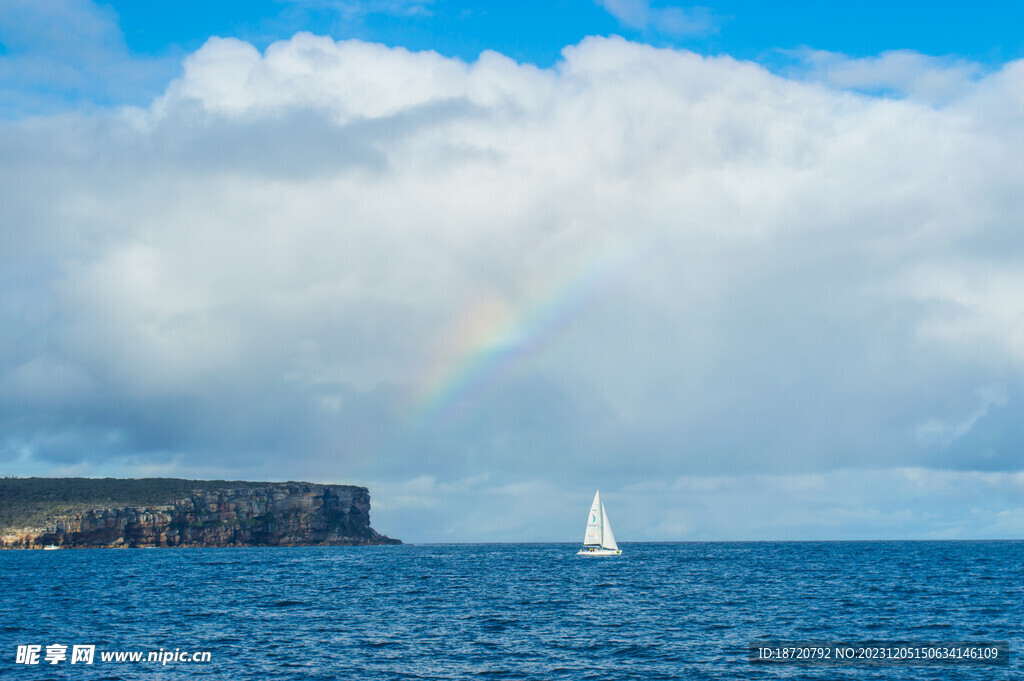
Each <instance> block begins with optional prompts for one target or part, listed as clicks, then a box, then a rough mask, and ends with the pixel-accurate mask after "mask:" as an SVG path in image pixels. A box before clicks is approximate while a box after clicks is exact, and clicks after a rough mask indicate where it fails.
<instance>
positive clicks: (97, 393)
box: [0, 0, 1024, 541]
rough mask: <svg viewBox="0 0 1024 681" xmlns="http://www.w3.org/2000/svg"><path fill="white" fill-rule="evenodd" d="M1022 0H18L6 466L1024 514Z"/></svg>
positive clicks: (421, 523) (435, 503)
mask: <svg viewBox="0 0 1024 681" xmlns="http://www.w3.org/2000/svg"><path fill="white" fill-rule="evenodd" d="M1022 14H1024V10H1022V9H1021V8H1020V6H1019V5H1015V4H1009V3H983V4H980V5H972V6H971V7H970V9H969V11H968V9H967V8H966V7H965V6H960V5H954V4H953V3H931V4H928V5H923V4H917V3H902V4H898V5H896V6H895V7H894V6H890V5H885V4H882V3H868V2H862V3H848V4H845V5H839V4H837V3H828V4H821V5H820V6H819V5H813V6H807V5H805V4H802V3H801V4H798V3H784V4H777V3H776V4H772V5H771V6H770V7H769V6H767V5H765V4H763V3H740V2H735V3H723V4H719V5H708V6H701V7H693V6H683V5H678V6H677V5H669V4H664V3H661V4H659V3H653V4H649V3H645V2H643V1H642V0H606V1H604V2H554V3H536V4H529V3H515V4H512V3H500V4H498V3H495V4H494V6H490V5H469V4H459V3H452V2H440V1H438V2H422V1H404V0H377V1H375V2H366V3H360V2H329V1H327V0H322V1H316V2H251V3H239V4H237V5H230V4H227V3H202V4H201V3H173V4H172V3H129V2H123V3H122V2H116V3H112V4H102V5H97V4H93V3H90V2H86V1H85V0H49V1H48V2H22V1H12V2H9V3H7V4H6V5H5V11H4V12H3V13H0V46H2V50H0V225H2V228H0V281H2V282H3V287H2V289H0V330H2V331H3V333H2V335H0V473H3V474H8V475H50V476H57V475H87V476H104V475H114V476H143V475H162V476H176V477H203V478H227V479H242V478H249V479H273V480H287V479H308V480H313V481H320V482H355V483H361V484H366V485H368V486H369V487H370V488H371V490H372V493H373V495H374V524H375V526H377V527H378V529H380V530H381V531H383V532H386V533H388V534H390V535H392V536H398V537H401V538H403V539H406V540H409V541H488V540H494V541H525V540H558V541H563V540H564V541H574V540H576V539H578V538H579V537H577V535H578V534H579V532H580V530H581V527H582V519H583V518H582V516H583V514H585V512H586V509H587V508H588V505H589V500H590V499H591V498H592V496H593V490H594V488H597V487H600V488H601V490H602V493H603V497H604V498H605V500H606V504H607V505H608V507H609V510H610V511H611V512H612V513H613V516H614V517H615V519H616V535H617V536H618V537H620V538H621V539H622V540H623V541H629V540H630V539H633V540H682V539H799V538H819V539H820V538H824V539H830V538H831V539H844V538H933V537H934V538H942V537H953V538H973V537H1014V536H1020V534H1021V532H1024V502H1022V499H1024V459H1022V458H1021V457H1022V454H1021V452H1022V451H1024V448H1022V446H1021V445H1022V444H1024V430H1022V426H1021V423H1022V422H1024V421H1022V419H1020V418H1019V415H1020V405H1021V399H1022V396H1024V303H1022V302H1021V301H1024V266H1022V264H1021V263H1022V262H1024V258H1022V255H1024V236H1022V235H1024V230H1022V229H1021V223H1020V217H1019V216H1020V215H1022V214H1024V203H1022V201H1024V197H1022V195H1021V192H1020V191H1019V188H1020V186H1022V184H1024V175H1022V173H1024V168H1022V166H1021V164H1020V162H1019V159H1020V158H1021V157H1024V99H1022V94H1021V93H1022V92H1024V60H1022V58H1024V42H1022V39H1021V37H1020V36H1021V32H1020V30H1019V29H1020V27H1021V25H1022V22H1021V18H1022ZM495 509H498V511H496V510H495Z"/></svg>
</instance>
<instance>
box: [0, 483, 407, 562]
mask: <svg viewBox="0 0 1024 681" xmlns="http://www.w3.org/2000/svg"><path fill="white" fill-rule="evenodd" d="M198 482H199V481H197V483H198ZM203 482H205V481H203ZM232 485H233V486H231V487H226V488H223V489H196V490H195V491H193V492H191V493H190V494H188V495H186V496H185V497H184V498H181V499H176V500H173V501H170V502H169V503H163V504H159V505H133V506H112V507H104V508H89V509H87V510H77V511H75V512H71V513H66V514H61V515H57V516H53V517H49V518H47V519H46V521H45V523H44V524H40V525H39V526H36V527H22V528H12V527H7V528H3V529H2V530H0V548H42V547H44V546H47V545H57V546H60V547H61V548H73V547H132V546H308V545H331V544H337V545H370V544H400V543H401V542H400V541H398V540H397V539H390V538H388V537H385V536H383V535H380V534H378V533H377V532H376V531H375V530H374V529H373V528H371V527H370V493H369V491H368V490H367V489H366V488H365V487H355V486H351V485H317V484H313V483H308V482H287V483H253V485H252V486H243V485H239V484H238V483H232ZM197 487H198V484H197Z"/></svg>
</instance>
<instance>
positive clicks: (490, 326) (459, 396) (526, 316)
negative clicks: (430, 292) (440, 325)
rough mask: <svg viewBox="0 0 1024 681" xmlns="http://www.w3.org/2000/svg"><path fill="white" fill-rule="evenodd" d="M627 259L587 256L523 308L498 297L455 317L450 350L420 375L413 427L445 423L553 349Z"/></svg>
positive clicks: (539, 288) (536, 288) (558, 274)
mask: <svg viewBox="0 0 1024 681" xmlns="http://www.w3.org/2000/svg"><path fill="white" fill-rule="evenodd" d="M621 260H622V258H621V257H618V258H616V257H610V256H608V255H607V254H606V253H604V252H601V251H594V252H591V253H588V254H585V255H583V256H581V257H579V258H577V259H576V260H575V262H574V263H573V264H572V265H571V266H570V267H566V268H563V269H562V270H561V271H559V272H556V273H555V274H554V276H551V277H549V278H548V279H547V280H546V281H543V282H542V283H540V284H539V285H535V286H533V287H532V288H533V290H534V291H536V293H534V295H528V296H524V300H523V302H522V303H520V304H519V305H511V304H509V303H508V302H507V300H505V299H503V298H501V297H499V296H496V295H491V296H487V297H483V298H481V299H478V300H476V301H475V302H474V303H472V304H471V305H469V306H467V307H466V308H465V309H463V310H462V311H461V313H460V314H459V315H457V316H456V320H455V322H454V323H453V324H450V325H449V327H448V330H447V331H448V332H447V334H446V336H445V338H446V341H447V342H446V343H445V344H444V345H445V347H446V352H444V353H441V354H442V357H440V358H439V359H438V361H436V362H434V364H433V365H432V366H431V367H429V369H428V371H427V372H425V375H424V378H423V379H422V380H421V385H422V386H423V387H422V388H421V393H420V399H419V400H418V401H417V403H416V407H415V409H414V410H413V415H412V418H411V419H410V422H409V425H410V426H411V427H412V428H414V429H420V428H424V427H428V426H434V425H444V424H445V423H447V422H448V421H450V420H451V419H453V418H455V417H456V416H457V415H459V414H460V413H463V412H464V411H465V410H466V409H467V408H468V407H469V406H471V405H472V404H474V403H476V402H478V401H479V399H480V398H481V397H482V396H483V395H484V394H486V393H487V392H488V391H489V390H490V389H492V388H493V387H494V386H495V385H496V384H498V383H499V382H500V381H501V380H502V379H503V378H505V377H507V376H508V375H509V374H510V373H511V372H512V371H513V370H514V369H515V368H516V367H518V366H520V365H521V364H522V363H523V362H524V361H526V360H527V359H529V358H531V357H535V356H537V355H538V354H540V353H541V352H542V351H543V350H545V349H546V348H549V347H551V346H552V345H553V344H554V343H555V342H556V341H557V340H558V339H560V338H561V337H562V336H563V335H565V333H566V332H567V331H568V330H569V329H570V328H571V327H572V323H573V321H574V320H575V319H576V318H577V317H578V316H579V315H580V313H581V312H582V311H583V310H584V309H585V307H586V306H587V303H588V302H590V301H591V300H592V299H593V298H594V296H595V294H596V293H597V291H598V290H599V289H600V288H601V285H602V284H603V283H604V282H605V281H607V280H608V279H609V277H610V275H611V274H612V273H613V271H615V270H617V269H619V267H618V265H620V264H621Z"/></svg>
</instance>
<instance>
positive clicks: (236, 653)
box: [0, 541, 1024, 681]
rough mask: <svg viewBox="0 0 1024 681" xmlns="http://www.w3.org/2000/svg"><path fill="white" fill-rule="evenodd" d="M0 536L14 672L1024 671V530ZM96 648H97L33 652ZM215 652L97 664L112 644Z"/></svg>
mask: <svg viewBox="0 0 1024 681" xmlns="http://www.w3.org/2000/svg"><path fill="white" fill-rule="evenodd" d="M622 548H623V552H624V553H623V555H622V556H620V557H617V558H600V559H595V558H580V557H577V556H576V555H575V552H576V549H577V547H576V546H575V545H570V544H444V545H440V544H439V545H418V546H413V545H406V546H382V547H306V548H235V549H158V550H140V549H127V550H61V551H3V552H0V615H2V623H0V677H2V678H4V679H15V680H16V679H50V678H55V679H56V678H68V679H82V680H83V681H84V680H89V681H92V680H96V679H107V680H110V681H114V680H122V679H123V680H126V681H128V680H134V679H193V678H197V679H204V678H215V679H231V680H232V681H246V680H249V679H253V680H256V679H259V680H261V681H262V680H265V679H572V680H573V681H581V680H587V679H594V680H605V679H610V680H614V679H645V680H646V679H910V680H915V679H978V680H982V679H985V680H988V679H1014V678H1024V673H1022V672H1024V665H1022V664H1021V661H1020V658H1019V655H1020V653H1021V651H1024V638H1022V636H1024V634H1022V624H1024V586H1022V581H1021V575H1022V574H1024V571H1022V568H1024V542H1019V541H1013V542H1011V541H991V542H952V541H948V542H947V541H936V542H900V541H893V542H752V543H744V542H723V543H713V542H708V543H705V542H691V543H675V544H629V543H626V544H623V545H622ZM768 639H775V640H805V641H815V640H818V641H921V642H926V641H953V640H966V641H974V640H1005V641H1009V643H1010V649H1011V658H1010V665H1009V666H1004V667H993V666H971V665H964V664H947V665H943V666H941V667H938V666H931V667H926V666H925V667H923V666H912V665H907V664H892V665H881V666H879V665H875V666H862V665H858V666H816V667H813V666H765V665H753V664H750V663H749V662H748V659H747V654H748V648H747V647H748V645H749V644H751V643H756V642H757V641H764V640H768ZM29 644H36V645H41V646H42V648H43V651H44V653H45V648H46V646H47V645H51V644H62V645H67V646H68V652H69V657H70V651H71V646H72V645H76V644H77V645H82V644H92V645H95V646H96V651H97V653H96V660H95V661H94V663H93V664H92V665H85V664H82V663H79V664H76V665H71V664H70V663H69V662H68V661H62V662H59V663H58V664H56V665H50V664H46V663H45V662H43V663H42V664H39V665H24V664H16V649H17V647H18V646H19V645H29ZM161 649H162V650H163V651H173V650H175V649H178V650H181V651H189V652H192V651H209V652H210V654H211V660H210V661H209V662H205V663H203V662H190V663H186V662H171V663H168V664H166V665H160V664H159V663H155V662H139V663H130V662H121V663H117V662H101V661H100V660H99V653H100V651H142V652H145V653H147V654H148V652H150V651H159V650H161Z"/></svg>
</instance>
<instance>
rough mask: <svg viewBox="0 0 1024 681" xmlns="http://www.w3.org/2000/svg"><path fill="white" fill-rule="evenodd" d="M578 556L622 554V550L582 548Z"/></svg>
mask: <svg viewBox="0 0 1024 681" xmlns="http://www.w3.org/2000/svg"><path fill="white" fill-rule="evenodd" d="M576 555H577V556H594V557H595V558H596V557H598V556H620V555H622V551H621V550H619V549H580V550H579V553H577V554H576Z"/></svg>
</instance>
